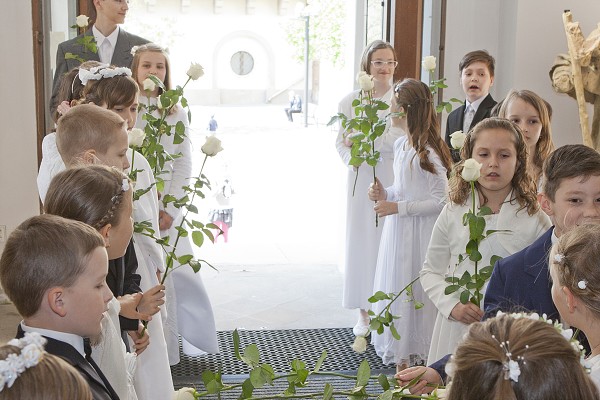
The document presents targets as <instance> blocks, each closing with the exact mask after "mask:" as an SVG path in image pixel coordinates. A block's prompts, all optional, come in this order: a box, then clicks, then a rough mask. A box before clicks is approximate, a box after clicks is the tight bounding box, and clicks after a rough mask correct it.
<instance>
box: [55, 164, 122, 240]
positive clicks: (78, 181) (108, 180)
mask: <svg viewBox="0 0 600 400" xmlns="http://www.w3.org/2000/svg"><path fill="white" fill-rule="evenodd" d="M124 182H126V183H127V190H123V183H124ZM129 190H131V188H130V185H129V178H128V177H127V175H125V174H124V173H122V172H121V171H119V170H117V169H116V168H110V167H107V166H105V165H89V166H83V167H75V168H70V169H67V170H65V171H62V172H60V173H58V174H57V175H56V176H55V177H54V178H52V181H51V182H50V186H49V187H48V193H47V194H46V200H45V203H44V210H45V212H46V213H48V214H54V215H60V216H61V217H64V218H69V219H74V220H77V221H81V222H85V223H86V224H88V225H91V226H93V227H94V228H95V229H96V230H100V229H101V228H102V227H104V226H106V225H108V224H111V225H112V226H118V225H119V223H120V222H121V219H122V218H121V215H122V210H123V204H125V203H124V202H123V197H124V194H125V193H126V192H127V191H129Z"/></svg>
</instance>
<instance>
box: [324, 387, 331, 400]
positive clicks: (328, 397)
mask: <svg viewBox="0 0 600 400" xmlns="http://www.w3.org/2000/svg"><path fill="white" fill-rule="evenodd" d="M331 399H333V386H331V384H330V383H326V384H325V387H324V388H323V400H331Z"/></svg>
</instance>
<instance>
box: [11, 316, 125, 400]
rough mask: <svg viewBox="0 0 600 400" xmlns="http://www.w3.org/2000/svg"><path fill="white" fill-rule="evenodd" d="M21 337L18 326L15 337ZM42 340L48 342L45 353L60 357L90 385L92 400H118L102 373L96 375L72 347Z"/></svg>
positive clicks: (47, 338)
mask: <svg viewBox="0 0 600 400" xmlns="http://www.w3.org/2000/svg"><path fill="white" fill-rule="evenodd" d="M23 336H25V332H23V329H22V328H21V325H19V327H18V328H17V336H16V337H17V339H20V338H22V337H23ZM44 338H45V339H46V340H47V341H48V342H47V343H46V346H45V348H46V351H47V352H48V353H50V354H54V355H55V356H59V357H61V358H62V359H63V360H65V361H66V362H68V363H69V364H71V365H72V366H73V367H74V368H75V369H76V370H77V371H78V372H79V373H80V374H81V376H82V377H83V379H85V380H86V382H87V383H88V384H89V385H90V389H91V391H92V397H93V399H94V400H119V396H118V395H117V394H116V393H115V391H114V389H113V388H112V387H111V386H110V383H108V380H107V379H106V377H105V376H104V375H102V376H100V374H101V373H102V371H100V372H99V373H98V372H97V371H96V370H95V369H94V368H93V367H92V365H91V364H90V363H89V362H88V361H87V360H86V359H85V358H84V357H83V356H82V355H81V353H79V352H78V351H77V350H76V349H75V348H74V347H73V346H71V345H70V344H68V343H65V342H61V341H60V340H56V339H52V338H49V337H46V336H44ZM81 340H83V338H82V339H81Z"/></svg>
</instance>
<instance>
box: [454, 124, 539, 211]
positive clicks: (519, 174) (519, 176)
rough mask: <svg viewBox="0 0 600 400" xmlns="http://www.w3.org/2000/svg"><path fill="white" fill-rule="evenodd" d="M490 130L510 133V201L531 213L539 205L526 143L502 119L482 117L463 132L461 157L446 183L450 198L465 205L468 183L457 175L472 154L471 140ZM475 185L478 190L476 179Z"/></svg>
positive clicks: (512, 125)
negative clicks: (513, 153) (513, 164)
mask: <svg viewBox="0 0 600 400" xmlns="http://www.w3.org/2000/svg"><path fill="white" fill-rule="evenodd" d="M491 129H502V130H505V131H507V132H508V133H510V135H511V137H512V139H513V143H514V145H515V150H516V158H517V167H516V169H515V174H514V175H513V177H512V180H511V186H512V189H513V196H514V198H513V199H511V202H512V201H513V200H516V201H517V202H518V203H519V205H520V208H519V210H522V209H524V208H526V209H527V213H528V214H529V215H533V214H535V213H536V212H537V211H538V209H539V204H538V202H537V191H536V185H535V182H534V181H533V178H532V177H531V176H530V175H529V173H528V168H527V166H528V150H527V145H526V143H525V139H524V137H523V134H522V133H521V129H519V127H518V126H517V125H515V124H513V123H512V122H510V121H508V120H506V119H504V118H493V117H492V118H486V119H484V120H483V121H481V122H479V123H478V124H477V125H475V127H474V128H473V129H471V130H470V131H469V133H467V137H466V138H465V144H464V146H463V148H462V150H461V152H460V156H461V158H462V160H461V162H458V163H456V164H455V165H454V168H453V170H452V174H451V176H450V179H449V181H448V185H449V186H450V200H452V202H453V203H456V204H465V202H466V201H467V199H468V198H469V195H470V193H471V184H470V183H469V182H467V181H465V180H464V179H462V177H461V173H462V170H463V164H464V161H465V160H467V159H469V158H471V157H473V150H474V149H475V143H476V142H477V138H478V137H479V135H480V134H481V133H482V132H484V131H486V130H491ZM475 187H476V188H478V189H479V187H480V185H479V182H475ZM482 195H483V193H482ZM486 202H487V198H485V196H484V202H483V204H484V203H486Z"/></svg>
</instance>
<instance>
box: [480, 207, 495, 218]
mask: <svg viewBox="0 0 600 400" xmlns="http://www.w3.org/2000/svg"><path fill="white" fill-rule="evenodd" d="M492 214H493V212H492V209H491V208H489V207H488V206H482V207H481V208H480V209H479V211H478V212H477V216H478V217H485V216H486V215H492Z"/></svg>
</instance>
